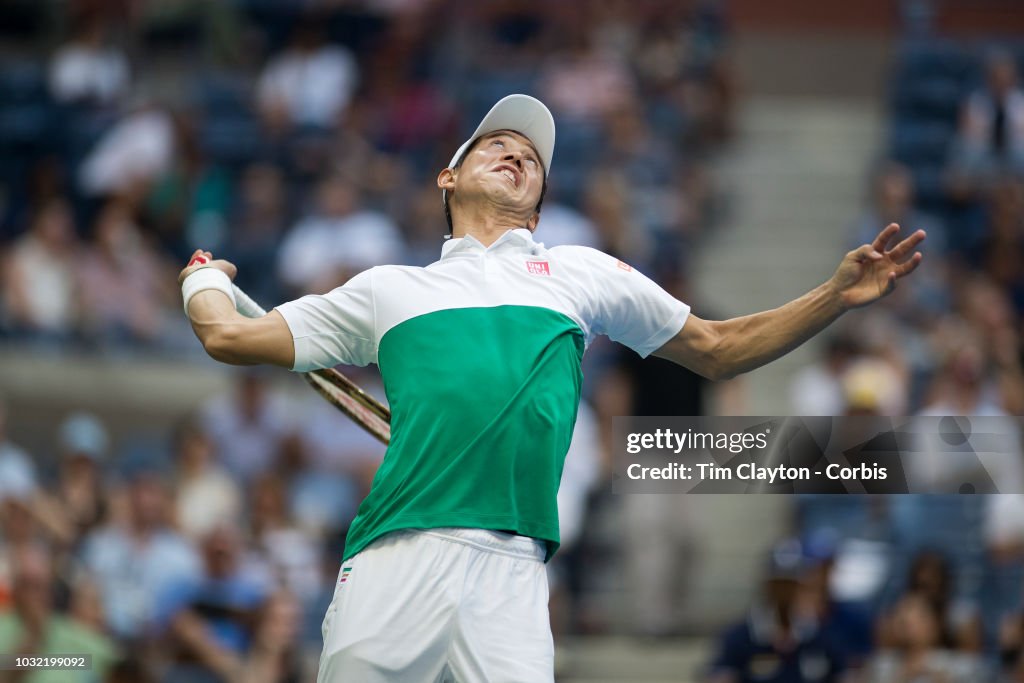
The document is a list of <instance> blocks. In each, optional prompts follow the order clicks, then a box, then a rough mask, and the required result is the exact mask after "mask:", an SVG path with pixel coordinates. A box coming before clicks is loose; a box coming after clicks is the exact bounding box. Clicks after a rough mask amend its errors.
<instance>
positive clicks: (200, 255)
mask: <svg viewBox="0 0 1024 683" xmlns="http://www.w3.org/2000/svg"><path fill="white" fill-rule="evenodd" d="M200 268H216V269H217V270H220V271H223V272H224V273H225V274H226V275H227V276H228V277H229V278H231V279H232V280H234V279H235V275H236V274H237V273H238V269H237V268H235V264H233V263H231V262H230V261H225V260H224V259H217V260H214V258H213V254H211V253H210V252H208V251H203V250H202V249H196V250H195V251H194V252H192V258H190V259H189V260H188V265H187V266H185V267H184V268H183V269H182V271H181V272H180V273H178V284H179V285H180V284H181V283H182V282H184V281H185V278H187V277H188V276H189V275H191V274H192V273H194V272H196V271H197V270H199V269H200Z"/></svg>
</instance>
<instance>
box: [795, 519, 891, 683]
mask: <svg viewBox="0 0 1024 683" xmlns="http://www.w3.org/2000/svg"><path fill="white" fill-rule="evenodd" d="M802 546H803V551H804V555H805V557H806V560H805V563H806V573H805V579H804V584H805V588H804V590H805V591H806V600H807V604H808V605H809V606H810V609H811V610H812V611H813V613H814V616H815V619H816V620H817V622H818V624H819V628H820V630H821V634H822V638H823V639H824V640H825V641H827V642H830V643H831V644H832V647H833V648H834V649H835V650H836V651H837V652H839V653H841V655H842V657H843V659H844V660H845V661H846V663H847V665H848V666H849V667H850V668H851V669H856V670H859V669H861V668H862V667H863V665H864V664H865V663H866V661H867V658H868V656H869V655H870V654H871V651H872V649H873V645H874V644H873V642H872V641H873V634H872V628H871V626H872V625H871V614H870V613H869V612H868V611H867V610H866V609H864V608H863V606H862V605H858V604H854V603H851V602H847V601H845V600H841V599H839V598H838V597H837V596H836V595H835V591H834V589H833V585H834V583H835V568H836V560H837V555H838V552H839V547H838V545H837V544H836V543H835V542H834V541H833V540H832V539H831V538H829V537H827V536H826V535H824V534H816V535H815V536H811V537H809V538H808V539H807V541H806V542H804V543H803V544H802ZM865 573H867V572H865Z"/></svg>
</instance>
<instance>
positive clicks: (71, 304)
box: [3, 200, 79, 339]
mask: <svg viewBox="0 0 1024 683" xmlns="http://www.w3.org/2000/svg"><path fill="white" fill-rule="evenodd" d="M74 250H75V230H74V225H73V224H72V217H71V210H70V207H69V206H68V205H67V203H66V202H64V201H63V200H53V201H50V202H48V203H47V204H45V205H44V206H41V207H40V208H39V210H38V212H37V213H36V215H35V218H34V220H33V221H32V227H31V229H30V230H29V231H28V233H27V234H25V235H24V236H23V237H22V238H21V239H20V240H18V241H17V242H16V243H15V245H14V247H13V248H12V249H11V252H10V254H9V256H8V262H7V264H6V267H5V268H4V269H3V271H4V273H3V299H4V302H3V303H4V308H5V309H6V317H7V325H8V326H9V327H11V328H13V329H14V330H16V331H21V332H24V333H27V334H30V335H36V336H41V337H43V338H57V339H66V338H67V337H69V336H70V335H71V333H72V331H73V327H74V325H75V323H76V321H77V318H78V306H79V303H78V293H77V286H78V285H77V282H76V280H75V268H74V258H75V254H74Z"/></svg>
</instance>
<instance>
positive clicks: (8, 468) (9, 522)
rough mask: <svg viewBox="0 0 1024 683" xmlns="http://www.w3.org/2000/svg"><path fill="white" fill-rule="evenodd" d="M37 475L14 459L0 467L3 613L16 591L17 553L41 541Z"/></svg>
mask: <svg viewBox="0 0 1024 683" xmlns="http://www.w3.org/2000/svg"><path fill="white" fill-rule="evenodd" d="M36 491H37V488H36V480H35V473H34V471H33V470H32V469H31V467H26V466H24V463H20V464H19V463H17V461H14V460H6V461H5V462H4V463H3V464H2V466H0V612H2V611H3V609H4V608H5V607H7V606H9V605H10V604H11V601H12V599H13V596H14V592H15V585H14V584H15V581H14V570H15V561H16V557H17V554H18V553H19V552H20V551H21V550H22V549H24V548H26V547H33V546H35V545H37V544H39V543H40V542H41V540H42V539H41V537H40V530H39V527H38V525H37V524H36V519H35V515H34V514H33V513H32V501H33V498H34V497H35V496H36Z"/></svg>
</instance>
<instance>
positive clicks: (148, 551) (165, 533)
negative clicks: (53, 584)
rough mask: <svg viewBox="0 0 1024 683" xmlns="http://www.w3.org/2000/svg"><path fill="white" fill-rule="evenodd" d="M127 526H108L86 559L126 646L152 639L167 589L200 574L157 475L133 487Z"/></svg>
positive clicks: (87, 548) (91, 542) (92, 538)
mask: <svg viewBox="0 0 1024 683" xmlns="http://www.w3.org/2000/svg"><path fill="white" fill-rule="evenodd" d="M128 495H129V505H130V514H129V516H128V520H127V522H126V526H124V527H122V526H117V525H114V524H111V523H108V524H107V525H106V526H105V527H103V528H100V529H97V530H96V531H94V532H92V533H91V534H90V535H89V536H88V537H87V538H86V540H85V544H84V547H83V551H82V560H83V562H84V565H85V567H86V569H87V570H88V571H89V572H91V573H92V575H93V576H95V578H96V581H97V583H98V585H99V587H100V590H101V592H102V594H103V602H104V605H103V607H104V611H105V613H106V620H107V624H108V626H109V628H110V630H111V632H112V633H113V634H114V635H115V636H116V637H117V638H119V639H123V640H125V641H127V642H138V641H139V640H141V639H143V638H145V637H146V636H148V635H149V628H150V627H151V626H152V625H153V623H154V618H155V617H156V615H157V613H156V608H157V604H158V603H157V600H158V599H159V597H160V596H161V595H163V592H164V591H165V590H167V589H168V587H169V586H170V585H171V584H172V583H174V582H178V581H185V580H188V579H189V578H190V577H194V576H196V575H197V574H198V572H199V569H200V567H199V561H198V558H197V557H196V554H195V551H194V550H193V549H192V546H191V545H189V543H188V542H187V541H186V540H185V539H184V538H182V537H181V536H179V535H178V534H177V533H176V532H174V531H173V530H172V529H171V528H170V526H169V524H168V516H169V515H168V509H167V508H168V505H167V493H166V491H165V489H164V485H163V483H162V482H161V480H160V479H159V478H158V477H157V475H156V474H155V473H153V472H140V473H137V474H135V476H134V479H133V481H131V483H130V484H129V491H128Z"/></svg>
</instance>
